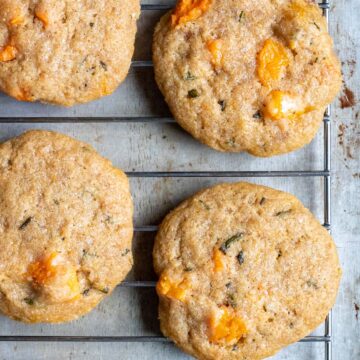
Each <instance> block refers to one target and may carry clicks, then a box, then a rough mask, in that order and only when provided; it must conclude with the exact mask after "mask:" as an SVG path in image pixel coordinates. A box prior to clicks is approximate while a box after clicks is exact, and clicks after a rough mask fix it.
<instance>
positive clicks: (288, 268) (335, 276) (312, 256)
mask: <svg viewBox="0 0 360 360" xmlns="http://www.w3.org/2000/svg"><path fill="white" fill-rule="evenodd" d="M153 256H154V266H155V270H156V272H157V274H158V275H159V281H158V284H157V292H158V295H159V297H160V305H159V318H160V324H161V330H162V332H163V333H164V335H165V336H167V337H170V338H171V339H172V340H173V341H174V342H175V343H176V344H177V345H178V346H179V347H180V348H181V349H182V350H184V351H186V352H188V353H189V354H191V355H193V356H195V357H196V358H198V359H206V360H218V359H224V360H225V359H226V360H227V359H233V360H257V359H263V358H265V357H267V356H271V355H273V354H275V353H276V352H277V351H279V350H280V349H281V348H283V347H285V346H287V345H289V344H291V343H293V342H295V341H298V340H299V339H301V338H303V337H304V336H306V335H308V334H309V333H310V332H311V331H313V330H314V329H315V328H316V327H317V326H318V325H320V324H321V323H322V322H323V321H324V320H325V317H326V315H327V314H328V312H329V310H330V308H331V307H332V306H333V304H334V302H335V298H336V294H337V290H338V286H339V281H340V277H341V270H340V264H339V260H338V256H337V251H336V247H335V244H334V242H333V240H332V238H331V237H330V235H329V234H328V232H327V230H326V229H325V228H324V227H323V226H322V225H321V224H320V223H319V222H318V221H317V220H316V219H315V218H314V216H313V215H312V214H311V213H310V211H309V210H307V209H306V208H305V207H304V206H303V205H302V204H301V202H300V201H299V200H298V199H297V198H295V197H294V196H293V195H290V194H288V193H284V192H281V191H278V190H274V189H271V188H268V187H264V186H259V185H254V184H248V183H234V184H221V185H218V186H215V187H213V188H209V189H207V190H204V191H201V192H199V193H198V194H196V195H194V196H193V197H191V198H190V199H188V200H186V201H184V202H183V203H182V204H180V205H179V206H178V207H177V208H176V209H175V210H173V211H172V212H171V213H170V214H169V215H168V216H167V217H166V218H165V219H164V221H163V223H162V224H161V226H160V229H159V232H158V234H157V237H156V241H155V246H154V252H153Z"/></svg>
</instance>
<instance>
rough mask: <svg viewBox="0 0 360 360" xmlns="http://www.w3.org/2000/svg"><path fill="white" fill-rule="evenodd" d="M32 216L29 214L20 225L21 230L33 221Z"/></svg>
mask: <svg viewBox="0 0 360 360" xmlns="http://www.w3.org/2000/svg"><path fill="white" fill-rule="evenodd" d="M31 220H32V217H31V216H29V217H28V218H27V219H26V220H25V221H24V222H23V223H22V224H21V225H20V226H19V230H24V229H25V228H26V227H27V226H28V225H29V224H30V222H31Z"/></svg>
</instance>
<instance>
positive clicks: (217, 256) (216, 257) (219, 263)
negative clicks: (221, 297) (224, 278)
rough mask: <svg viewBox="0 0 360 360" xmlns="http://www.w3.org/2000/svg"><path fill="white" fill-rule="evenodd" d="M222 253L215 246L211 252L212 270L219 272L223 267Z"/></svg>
mask: <svg viewBox="0 0 360 360" xmlns="http://www.w3.org/2000/svg"><path fill="white" fill-rule="evenodd" d="M224 256H225V255H224V254H223V253H222V252H221V251H220V250H219V249H218V248H215V249H214V252H213V262H214V272H219V271H222V270H223V269H224Z"/></svg>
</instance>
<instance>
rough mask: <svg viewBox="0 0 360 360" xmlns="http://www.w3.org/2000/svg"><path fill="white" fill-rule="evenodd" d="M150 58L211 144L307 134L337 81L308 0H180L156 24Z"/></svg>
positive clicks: (301, 140) (235, 147) (254, 147)
mask: <svg viewBox="0 0 360 360" xmlns="http://www.w3.org/2000/svg"><path fill="white" fill-rule="evenodd" d="M153 60H154V66H155V77H156V81H157V83H158V85H159V87H160V90H161V91H162V93H163V94H164V97H165V100H166V101H167V103H168V105H169V107H170V110H171V111H172V113H173V115H174V117H175V119H176V120H177V121H178V122H179V124H180V125H181V126H182V127H183V128H184V129H185V130H187V131H188V132H189V133H190V134H192V135H193V136H194V137H195V138H196V139H198V140H200V141H201V142H203V143H204V144H206V145H208V146H211V147H212V148H214V149H216V150H219V151H228V152H240V151H247V152H249V153H251V154H253V155H256V156H262V157H266V156H272V155H277V154H282V153H287V152H290V151H293V150H296V149H298V148H301V147H303V146H304V145H306V144H307V143H309V142H310V141H311V140H312V139H313V138H314V136H315V134H316V132H317V130H318V129H319V127H320V125H321V123H322V119H323V115H324V111H325V109H326V106H327V105H328V104H329V103H330V102H331V101H332V100H333V99H334V97H335V95H336V94H337V92H338V91H339V89H340V86H341V72H340V63H339V61H338V59H337V57H336V55H335V54H334V51H333V42H332V39H331V37H330V36H329V34H328V32H327V29H326V21H325V18H324V17H323V16H322V14H321V10H320V9H319V7H318V6H317V5H316V4H315V3H314V2H313V1H310V0H275V1H274V0H261V1H251V0H199V1H196V2H194V1H191V0H181V1H179V2H178V5H177V6H176V8H175V10H174V11H172V12H169V13H167V14H166V15H165V16H164V17H163V18H162V19H161V20H160V22H159V24H158V25H157V27H156V31H155V35H154V45H153Z"/></svg>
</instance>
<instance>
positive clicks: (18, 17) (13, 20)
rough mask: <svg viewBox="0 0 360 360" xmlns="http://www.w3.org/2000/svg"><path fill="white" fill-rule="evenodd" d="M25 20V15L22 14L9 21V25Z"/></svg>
mask: <svg viewBox="0 0 360 360" xmlns="http://www.w3.org/2000/svg"><path fill="white" fill-rule="evenodd" d="M23 22H24V17H23V16H22V15H18V16H15V17H14V18H13V19H11V20H10V21H9V25H13V26H16V25H20V24H22V23H23Z"/></svg>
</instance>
